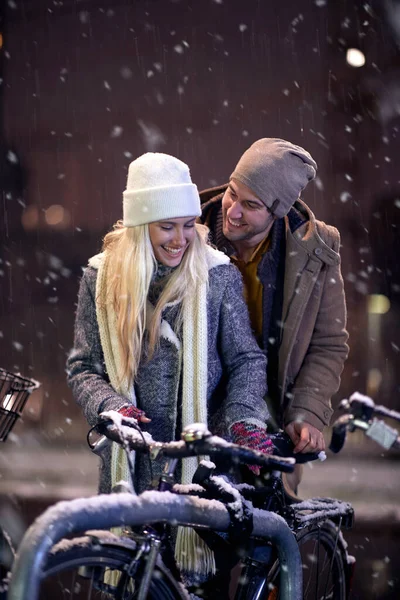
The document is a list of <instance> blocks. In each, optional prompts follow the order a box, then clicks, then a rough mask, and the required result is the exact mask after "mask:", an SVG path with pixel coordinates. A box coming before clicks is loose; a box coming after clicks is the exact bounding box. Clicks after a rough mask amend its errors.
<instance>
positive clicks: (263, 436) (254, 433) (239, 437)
mask: <svg viewBox="0 0 400 600" xmlns="http://www.w3.org/2000/svg"><path fill="white" fill-rule="evenodd" d="M231 434H232V441H233V442H234V443H235V444H238V445H239V446H247V447H248V448H251V449H252V450H258V451H259V452H263V453H264V454H273V453H274V445H273V443H272V440H271V439H270V438H269V436H268V434H267V432H266V431H265V430H264V429H262V428H261V427H258V426H257V425H254V424H253V423H246V422H245V421H239V423H234V424H233V425H232V427H231ZM247 466H248V468H249V469H250V471H252V472H253V473H254V474H255V475H259V474H260V467H257V466H256V465H247Z"/></svg>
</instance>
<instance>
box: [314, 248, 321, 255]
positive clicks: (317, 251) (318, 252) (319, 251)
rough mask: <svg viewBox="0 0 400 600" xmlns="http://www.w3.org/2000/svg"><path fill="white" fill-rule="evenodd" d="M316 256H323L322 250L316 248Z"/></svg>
mask: <svg viewBox="0 0 400 600" xmlns="http://www.w3.org/2000/svg"><path fill="white" fill-rule="evenodd" d="M314 254H316V255H317V256H319V255H320V254H322V248H315V250H314Z"/></svg>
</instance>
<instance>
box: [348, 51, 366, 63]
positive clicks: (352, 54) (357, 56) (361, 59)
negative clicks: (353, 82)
mask: <svg viewBox="0 0 400 600" xmlns="http://www.w3.org/2000/svg"><path fill="white" fill-rule="evenodd" d="M346 60H347V62H348V64H349V65H350V66H352V67H363V66H364V65H365V55H364V54H363V53H362V52H361V50H358V49H357V48H348V50H347V52H346Z"/></svg>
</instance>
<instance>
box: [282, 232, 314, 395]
mask: <svg viewBox="0 0 400 600" xmlns="http://www.w3.org/2000/svg"><path fill="white" fill-rule="evenodd" d="M296 233H297V232H296ZM296 233H295V234H294V235H293V234H292V233H291V232H290V231H288V233H287V240H286V269H285V280H284V288H283V311H282V322H283V324H284V325H283V332H282V341H281V345H280V349H279V377H278V381H279V384H280V385H281V386H282V387H283V384H284V381H285V379H286V374H287V369H288V365H289V360H290V354H291V352H292V349H293V345H294V342H295V340H296V335H297V331H298V329H299V326H300V323H301V320H302V317H303V314H304V310H305V307H306V306H307V303H308V300H309V298H310V294H311V292H312V290H313V288H314V285H315V281H316V278H317V276H318V274H319V272H320V270H321V267H322V264H323V263H322V261H321V260H319V259H318V258H317V257H315V258H313V255H312V254H309V253H308V252H306V251H305V250H304V249H303V248H302V247H301V246H300V245H299V244H298V243H297V242H296V240H295V235H296ZM285 357H286V360H285Z"/></svg>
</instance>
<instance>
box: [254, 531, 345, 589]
mask: <svg viewBox="0 0 400 600" xmlns="http://www.w3.org/2000/svg"><path fill="white" fill-rule="evenodd" d="M296 538H297V542H298V544H299V548H300V554H301V558H302V563H303V595H304V600H346V598H347V597H348V590H349V569H348V564H347V559H346V557H347V553H346V550H345V547H344V542H343V539H342V537H341V536H340V534H339V535H338V529H337V527H336V526H335V525H334V524H333V523H331V522H330V521H325V522H324V523H321V524H320V525H311V526H310V527H309V528H307V529H303V530H301V531H299V532H297V534H296ZM267 583H268V585H267V586H266V588H268V589H266V593H265V594H264V596H262V598H265V599H268V600H275V599H278V598H279V563H278V561H276V562H275V564H274V565H273V567H272V569H271V570H270V572H269V575H268V580H267ZM260 598H261V597H260Z"/></svg>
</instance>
